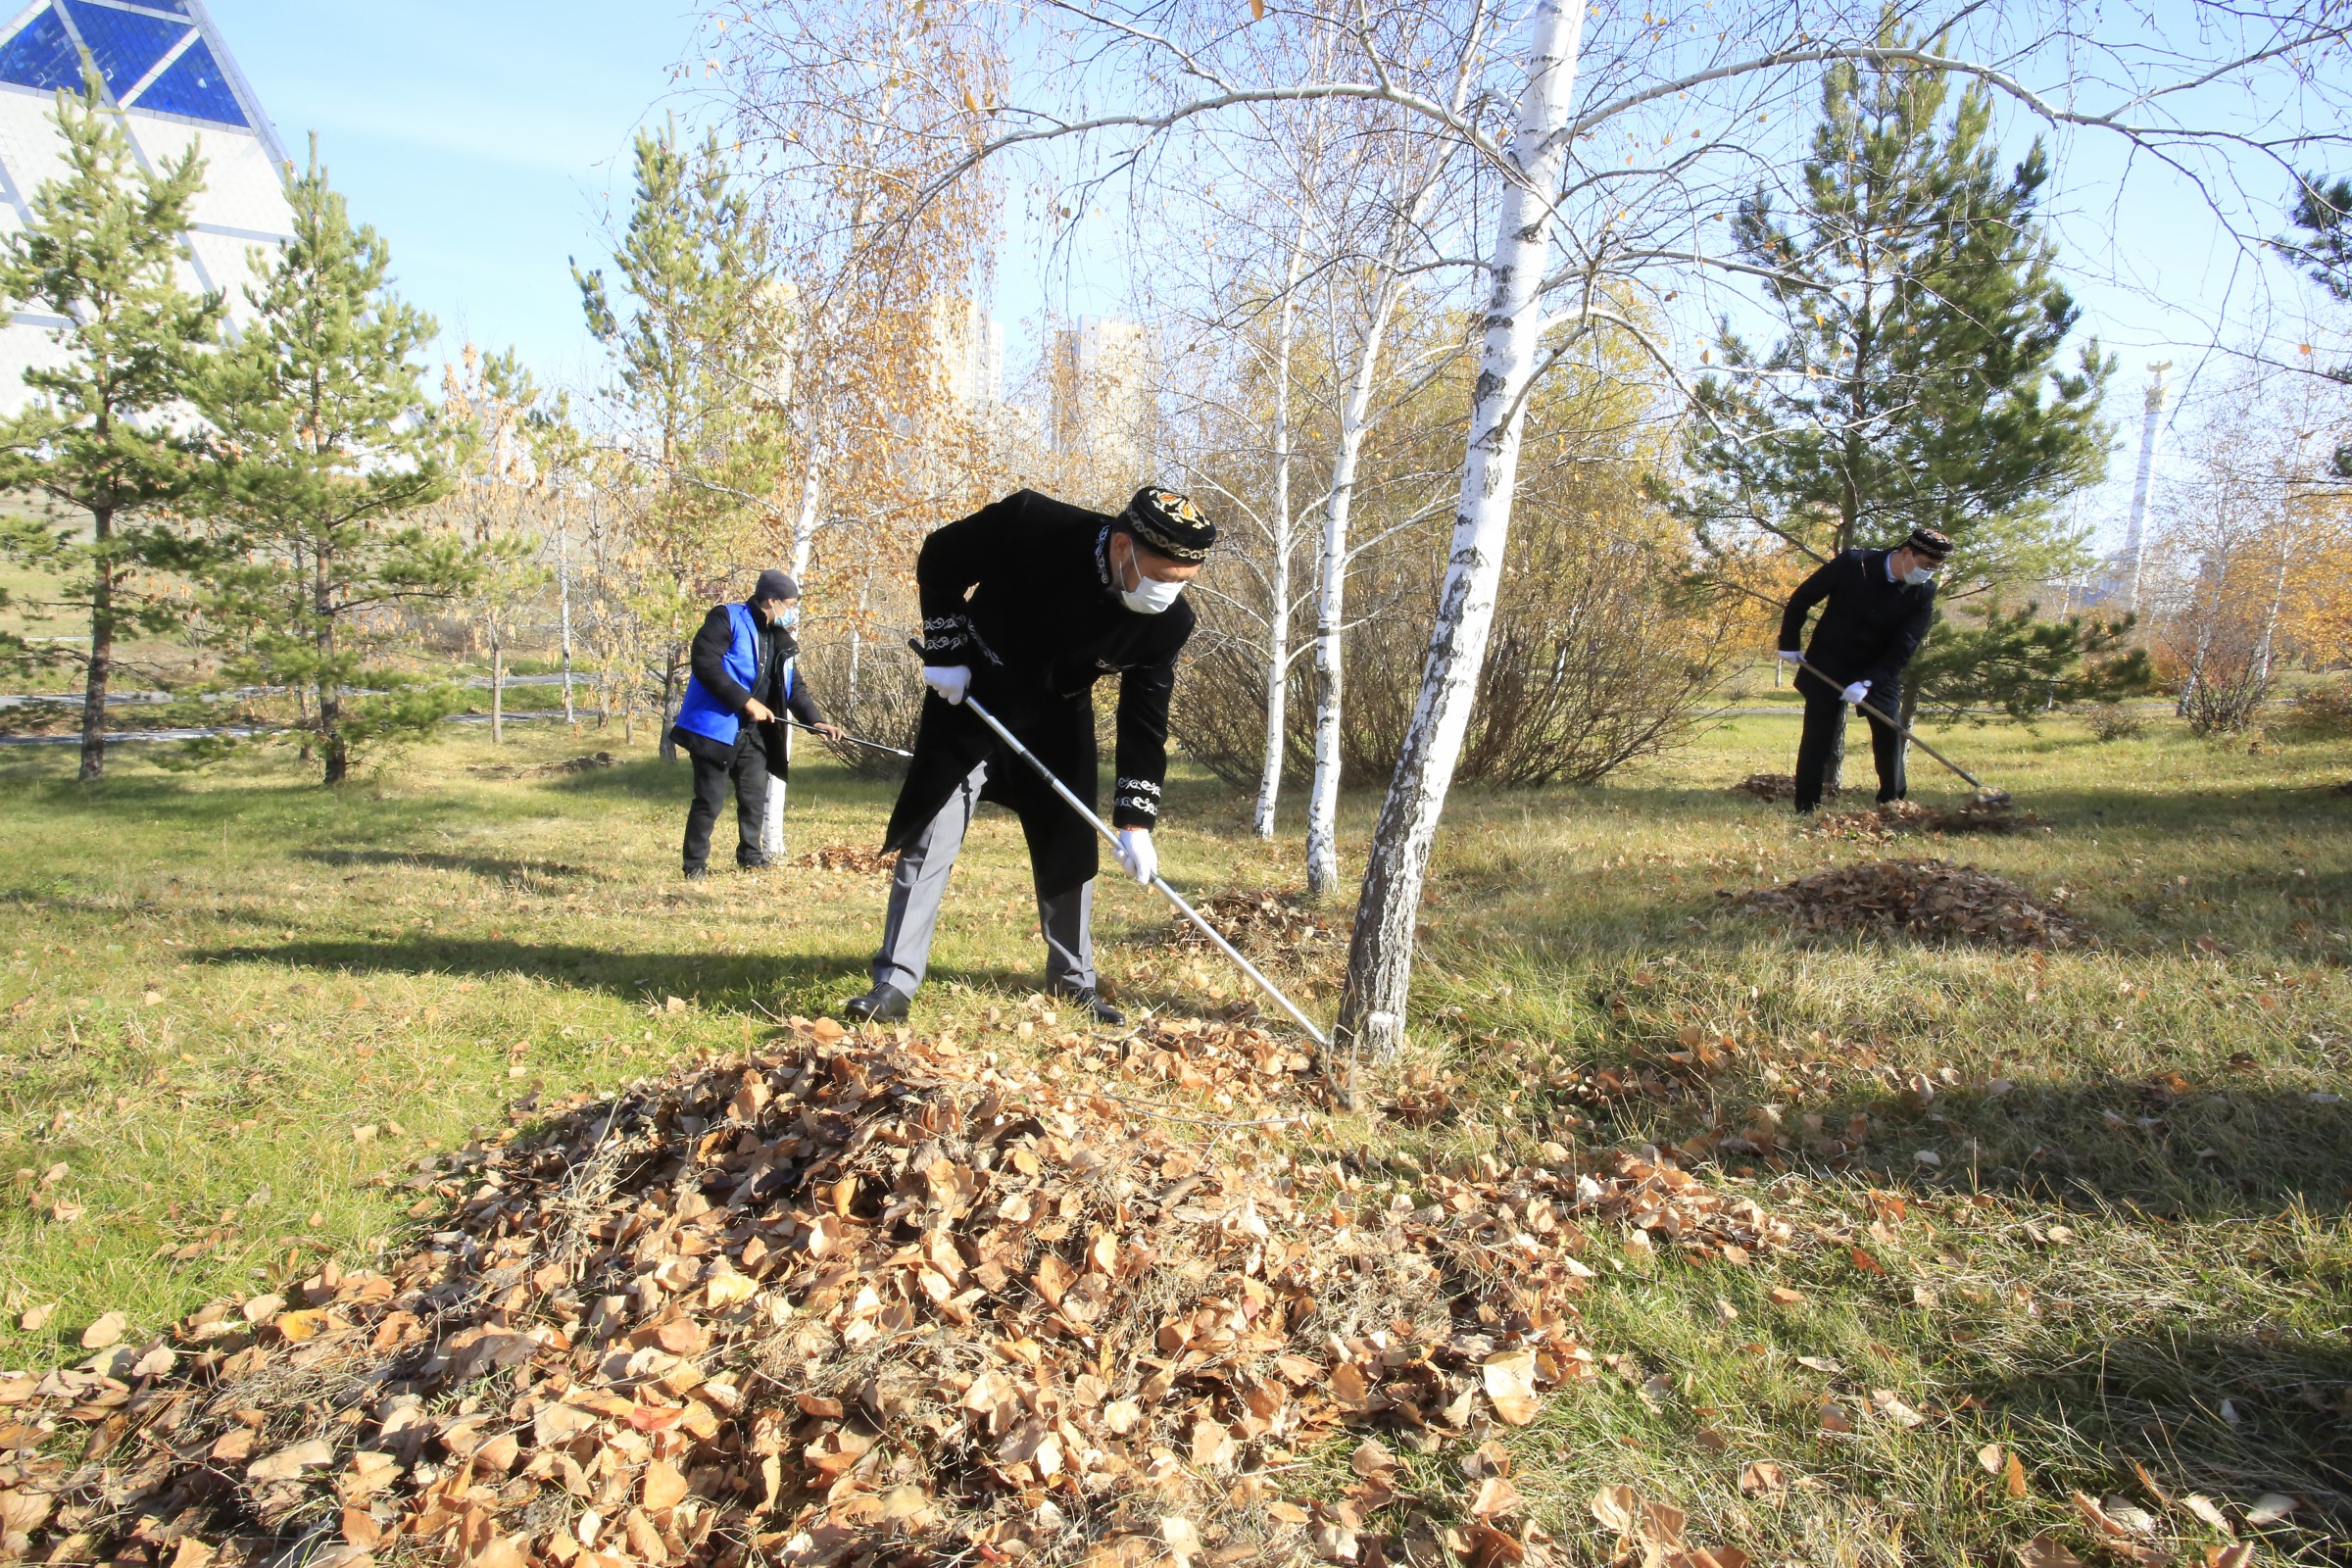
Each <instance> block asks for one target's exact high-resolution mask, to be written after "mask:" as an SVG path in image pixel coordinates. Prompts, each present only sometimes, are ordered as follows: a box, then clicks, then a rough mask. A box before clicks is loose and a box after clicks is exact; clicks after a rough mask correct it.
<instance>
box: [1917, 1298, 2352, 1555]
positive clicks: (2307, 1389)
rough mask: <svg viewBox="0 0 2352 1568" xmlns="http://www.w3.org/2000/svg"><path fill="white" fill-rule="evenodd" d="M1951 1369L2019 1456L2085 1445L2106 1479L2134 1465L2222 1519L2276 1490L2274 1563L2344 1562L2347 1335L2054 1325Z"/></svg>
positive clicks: (2348, 1466) (2351, 1431) (2351, 1344)
mask: <svg viewBox="0 0 2352 1568" xmlns="http://www.w3.org/2000/svg"><path fill="white" fill-rule="evenodd" d="M2085 1327H2090V1325H2085ZM2021 1351H2022V1352H2023V1353H2022V1354H2021V1353H2019V1352H2021ZM1954 1362H1955V1363H1956V1366H1955V1369H1956V1370H1959V1371H1960V1372H1961V1373H1962V1376H1963V1380H1964V1382H1965V1384H1966V1386H1968V1387H1969V1389H1970V1392H1972V1393H1973V1394H1974V1395H1975V1396H1976V1397H1978V1398H1980V1399H1983V1400H1984V1401H1985V1404H1986V1405H1987V1406H1989V1407H1990V1408H1991V1409H1992V1410H1993V1411H1994V1412H1996V1413H1997V1415H1998V1416H1999V1417H2000V1418H2001V1419H2002V1421H2003V1423H2004V1425H2006V1426H2007V1427H2008V1429H2009V1430H2010V1431H2012V1432H2014V1433H2016V1434H2017V1436H2018V1439H2019V1446H2020V1447H2021V1448H2024V1449H2026V1451H2027V1453H2028V1455H2029V1457H2033V1456H2034V1449H2035V1447H2036V1446H2039V1447H2040V1449H2041V1451H2042V1452H2043V1453H2045V1454H2046V1453H2048V1452H2050V1451H2053V1450H2055V1449H2057V1448H2058V1447H2060V1446H2072V1445H2068V1444H2067V1441H2066V1440H2067V1439H2068V1438H2071V1439H2072V1442H2073V1444H2074V1445H2079V1444H2082V1442H2084V1441H2085V1440H2087V1441H2088V1442H2089V1443H2091V1444H2095V1445H2096V1446H2098V1448H2099V1449H2100V1450H2102V1452H2103V1453H2104V1454H2105V1455H2107V1456H2108V1458H2109V1462H2110V1463H2112V1464H2113V1466H2114V1469H2115V1471H2116V1472H2118V1474H2117V1478H2116V1479H2117V1482H2118V1484H2119V1485H2122V1486H2126V1487H2128V1486H2129V1477H2128V1476H2127V1475H2126V1474H2124V1472H2127V1471H2128V1470H2129V1468H2130V1466H2131V1464H2132V1463H2133V1462H2136V1463H2138V1464H2140V1465H2142V1466H2144V1467H2145V1469H2146V1471H2147V1473H2148V1474H2149V1475H2150V1476H2151V1477H2153V1478H2154V1480H2155V1481H2156V1483H2157V1484H2158V1485H2160V1486H2162V1487H2163V1488H2164V1489H2165V1490H2166V1491H2168V1492H2170V1493H2172V1494H2173V1495H2176V1496H2178V1495H2180V1494H2183V1493H2190V1492H2196V1493H2202V1494H2204V1495H2207V1496H2210V1497H2213V1498H2215V1499H2217V1500H2220V1501H2222V1502H2224V1503H2225V1504H2227V1505H2229V1507H2228V1511H2229V1513H2230V1514H2232V1515H2233V1516H2235V1515H2240V1514H2242V1512H2243V1511H2244V1510H2247V1509H2250V1508H2252V1507H2253V1506H2254V1504H2255V1502H2256V1501H2257V1500H2258V1499H2259V1498H2261V1497H2262V1496H2263V1495H2266V1494H2271V1493H2278V1494H2283V1495H2287V1496H2291V1497H2294V1498H2296V1499H2297V1504H2298V1505H2297V1506H2296V1508H2295V1509H2294V1511H2293V1512H2291V1513H2290V1514H2288V1515H2287V1516H2286V1518H2285V1520H2284V1521H2283V1522H2282V1524H2281V1525H2280V1526H2278V1528H2277V1529H2276V1530H2275V1531H2274V1532H2272V1533H2271V1535H2270V1540H2269V1544H2270V1545H2271V1546H2272V1548H2273V1549H2274V1550H2276V1551H2277V1552H2278V1556H2277V1558H2276V1559H2275V1560H2278V1561H2284V1562H2311V1563H2318V1562H2326V1563H2335V1564H2341V1563H2352V1545H2347V1540H2348V1539H2352V1339H2348V1338H2346V1337H2344V1336H2342V1335H2340V1334H2334V1335H2329V1334H2316V1335H2315V1334H2306V1333H2296V1332H2290V1331H2287V1330H2283V1329H2278V1328H2275V1327H2272V1326H2268V1325H2258V1326H2257V1327H2256V1328H2255V1329H2253V1330H2252V1331H2251V1332H2236V1331H2235V1326H2234V1325H2232V1326H2231V1331H2229V1332H2215V1331H2214V1330H2213V1328H2211V1327H2208V1326H2205V1325H2200V1324H2197V1323H2193V1322H2191V1323H2182V1324H2180V1325H2179V1326H2178V1327H2177V1328H2167V1329H2163V1330H2158V1331H2155V1332H2149V1333H2136V1334H2125V1335H2120V1336H2110V1335H2105V1334H2100V1333H2097V1332H2096V1331H2095V1328H2094V1329H2093V1331H2092V1332H2090V1333H2087V1334H2079V1335H2066V1334H2064V1333H2063V1331H2053V1332H2052V1333H2051V1334H2050V1335H2048V1336H2047V1337H2046V1338H2045V1339H2044V1340H2043V1341H2042V1342H2041V1343H2035V1342H2034V1341H2031V1340H2030V1341H2028V1342H2027V1343H2026V1344H2025V1345H2024V1346H2022V1347H2009V1348H2005V1350H2004V1352H2003V1353H2002V1354H2001V1356H2000V1357H1999V1359H1997V1360H1995V1359H1994V1358H1993V1357H1990V1356H1979V1355H1975V1354H1973V1353H1972V1352H1971V1351H1970V1350H1969V1349H1968V1348H1967V1347H1965V1346H1961V1347H1957V1348H1956V1354H1955V1356H1954ZM2036 1428H2039V1429H2041V1430H2043V1431H2044V1432H2047V1433H2048V1434H2049V1435H2050V1440H2049V1441H2048V1442H2047V1443H2045V1444H2043V1445H2036V1444H2035V1443H2034V1430H2035V1429H2036Z"/></svg>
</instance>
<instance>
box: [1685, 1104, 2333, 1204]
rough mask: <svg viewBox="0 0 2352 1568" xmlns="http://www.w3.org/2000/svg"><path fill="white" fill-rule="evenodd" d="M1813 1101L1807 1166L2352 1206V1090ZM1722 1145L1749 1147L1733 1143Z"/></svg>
mask: <svg viewBox="0 0 2352 1568" xmlns="http://www.w3.org/2000/svg"><path fill="white" fill-rule="evenodd" d="M1808 1108H1809V1109H1810V1110H1811V1111H1812V1114H1814V1115H1816V1116H1819V1117H1820V1118H1821V1123H1822V1126H1823V1129H1824V1133H1823V1135H1814V1134H1811V1133H1809V1132H1807V1131H1805V1130H1804V1129H1803V1128H1802V1127H1800V1126H1797V1125H1788V1124H1785V1125H1784V1127H1783V1130H1782V1131H1783V1137H1784V1143H1783V1145H1782V1147H1781V1151H1780V1152H1781V1153H1782V1154H1783V1155H1784V1156H1785V1157H1789V1158H1791V1159H1792V1160H1793V1161H1794V1162H1795V1164H1796V1165H1797V1166H1798V1167H1799V1168H1809V1169H1812V1170H1815V1171H1818V1172H1821V1173H1823V1174H1837V1175H1841V1176H1843V1177H1845V1178H1847V1179H1849V1180H1851V1179H1856V1178H1859V1179H1860V1180H1863V1181H1866V1182H1868V1183H1869V1184H1870V1185H1871V1186H1873V1187H1880V1188H1887V1189H1892V1190H1896V1191H1902V1192H1909V1193H1912V1194H1917V1195H1934V1196H1936V1197H1951V1196H1953V1195H1956V1194H1966V1193H1991V1194H1997V1195H2003V1196H2008V1197H2012V1198H2016V1199H2019V1200H2023V1201H2030V1202H2035V1203H2049V1204H2055V1205H2058V1206H2061V1207H2065V1208H2073V1209H2080V1210H2082V1211H2085V1212H2100V1211H2107V1210H2115V1209H2121V1210H2126V1211H2130V1212H2134V1213H2137V1214H2141V1215H2145V1216H2148V1217H2150V1218H2152V1219H2159V1220H2181V1221H2191V1222H2211V1221H2215V1220H2222V1219H2231V1218H2244V1217H2266V1216H2272V1215H2277V1214H2278V1213H2280V1212H2281V1211H2283V1210H2286V1209H2288V1208H2292V1207H2301V1208H2304V1209H2307V1210H2309V1211H2311V1212H2313V1213H2315V1214H2330V1213H2343V1212H2345V1211H2347V1210H2352V1103H2346V1102H2343V1101H2340V1100H2336V1099H2334V1098H2333V1097H2331V1096H2329V1095H2327V1094H2326V1093H2317V1092H2315V1093H2305V1092H2298V1091H2290V1090H2280V1089H2276V1088H2269V1087H2265V1088H2260V1089H2238V1088H2233V1087H2231V1086H2229V1084H2228V1083H2226V1082H2222V1083H2212V1084H2205V1085H2193V1086H2190V1087H2188V1088H2186V1089H2182V1090H2178V1091H2176V1090H2173V1089H2169V1088H2166V1087H2163V1086H2161V1085H2158V1084H2154V1083H2151V1082H2149V1081H2147V1080H2140V1079H2130V1078H2121V1077H2118V1078H2105V1079H2083V1080H2076V1081H2071V1082H2061V1083H2049V1084H2020V1085H2018V1086H2017V1087H2016V1088H2014V1089H2011V1090H2009V1091H2007V1092H2006V1093H2003V1094H2000V1095H1991V1094H1986V1093H1984V1092H1982V1091H1952V1092H1948V1093H1944V1094H1939V1095H1937V1096H1936V1098H1935V1099H1934V1100H1933V1101H1931V1102H1927V1103H1921V1102H1920V1101H1918V1100H1916V1099H1912V1098H1892V1097H1879V1098H1863V1097H1857V1098H1848V1099H1842V1100H1834V1101H1829V1102H1825V1103H1814V1104H1812V1105H1810V1106H1809V1107H1808ZM1855 1118H1861V1120H1860V1121H1856V1120H1855ZM1793 1120H1794V1118H1791V1122H1793ZM1864 1124H1867V1127H1868V1129H1869V1130H1868V1135H1867V1137H1866V1138H1865V1139H1864V1140H1863V1141H1862V1142H1861V1144H1860V1147H1858V1148H1854V1149H1851V1150H1849V1151H1848V1152H1842V1153H1837V1154H1834V1155H1828V1154H1824V1153H1822V1152H1819V1150H1818V1149H1817V1148H1816V1147H1814V1145H1815V1140H1816V1138H1817V1136H1827V1137H1829V1138H1832V1139H1838V1138H1840V1137H1841V1135H1843V1134H1844V1133H1846V1132H1847V1131H1848V1130H1850V1129H1851V1128H1854V1127H1859V1126H1862V1125H1864ZM1923 1154H1932V1155H1933V1156H1935V1157H1934V1159H1933V1160H1932V1161H1931V1160H1928V1159H1925V1158H1923V1157H1922V1155H1923ZM1717 1157H1719V1158H1720V1159H1722V1160H1723V1161H1724V1162H1725V1163H1727V1164H1740V1163H1746V1162H1747V1161H1748V1159H1749V1156H1748V1155H1747V1154H1745V1153H1743V1152H1740V1150H1739V1149H1738V1147H1737V1146H1734V1147H1733V1148H1731V1149H1729V1150H1727V1151H1725V1152H1722V1153H1721V1154H1719V1155H1718V1156H1717ZM1765 1157H1766V1158H1767V1160H1769V1159H1770V1155H1769V1154H1767V1155H1766V1156H1765Z"/></svg>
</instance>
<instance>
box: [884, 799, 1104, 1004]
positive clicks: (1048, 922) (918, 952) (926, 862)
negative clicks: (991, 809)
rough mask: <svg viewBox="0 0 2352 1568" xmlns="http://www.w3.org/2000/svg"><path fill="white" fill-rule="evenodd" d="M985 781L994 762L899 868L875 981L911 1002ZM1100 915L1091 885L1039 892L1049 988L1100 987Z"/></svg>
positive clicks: (904, 853) (902, 856)
mask: <svg viewBox="0 0 2352 1568" xmlns="http://www.w3.org/2000/svg"><path fill="white" fill-rule="evenodd" d="M987 782H988V764H987V763H986V762H982V763H981V764H980V765H979V766H978V767H975V768H973V769H972V770H971V772H970V773H969V774H968V775H966V776H965V778H964V781H963V782H962V783H960V784H958V785H956V793H955V794H953V795H951V796H949V797H948V804H947V805H945V806H943V807H941V808H940V809H939V814H938V815H937V816H935V817H933V818H932V819H931V820H930V822H929V823H928V824H927V825H926V826H925V827H924V828H923V830H922V831H921V832H920V833H917V834H916V835H915V836H914V841H913V842H912V843H910V844H908V845H907V847H906V848H905V849H903V850H901V851H899V864H898V869H897V870H896V871H895V872H893V873H892V875H891V879H890V913H889V915H888V916H887V917H886V918H885V919H884V920H883V923H882V947H881V951H879V952H878V953H876V954H875V955H874V961H873V964H872V974H873V977H874V984H876V985H878V986H895V987H897V988H898V989H899V990H900V991H902V992H904V993H906V994H907V996H910V997H911V996H913V995H914V991H915V988H916V987H917V986H919V985H921V984H922V983H923V974H924V972H925V971H926V970H927V969H928V968H929V967H930V963H931V936H932V933H933V932H934V931H936V930H937V929H938V927H939V905H940V901H941V900H942V899H944V898H945V897H946V896H947V892H948V873H949V872H951V871H953V870H955V869H956V852H957V851H959V850H961V849H962V848H963V835H964V831H965V830H966V829H967V828H969V827H970V826H971V822H972V813H973V812H974V811H977V810H978V809H980V790H981V787H982V786H983V785H985V784H986V783H987ZM1094 913H1095V884H1094V883H1093V882H1091V881H1089V882H1086V883H1083V884H1081V885H1080V886H1078V887H1077V888H1075V889H1073V890H1072V891H1070V892H1068V893H1062V894H1057V895H1054V897H1051V898H1049V897H1047V896H1046V895H1044V894H1042V893H1041V894H1039V895H1038V900H1037V926H1038V931H1039V933H1040V934H1041V935H1043V936H1044V937H1045V939H1046V984H1047V986H1048V987H1049V988H1051V989H1053V990H1056V991H1091V990H1093V989H1094V984H1095V934H1094Z"/></svg>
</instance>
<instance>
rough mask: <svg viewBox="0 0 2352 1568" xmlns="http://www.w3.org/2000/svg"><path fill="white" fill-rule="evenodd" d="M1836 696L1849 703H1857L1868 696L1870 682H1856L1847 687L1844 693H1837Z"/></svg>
mask: <svg viewBox="0 0 2352 1568" xmlns="http://www.w3.org/2000/svg"><path fill="white" fill-rule="evenodd" d="M1838 695H1839V696H1841V697H1843V698H1844V699H1845V700H1846V701H1847V702H1849V703H1858V702H1860V701H1861V700H1862V699H1863V698H1865V697H1868V696H1869V695H1870V682H1868V681H1866V680H1858V681H1856V682H1854V683H1853V684H1852V685H1851V686H1848V687H1847V688H1846V689H1845V690H1844V691H1842V692H1840V693H1838Z"/></svg>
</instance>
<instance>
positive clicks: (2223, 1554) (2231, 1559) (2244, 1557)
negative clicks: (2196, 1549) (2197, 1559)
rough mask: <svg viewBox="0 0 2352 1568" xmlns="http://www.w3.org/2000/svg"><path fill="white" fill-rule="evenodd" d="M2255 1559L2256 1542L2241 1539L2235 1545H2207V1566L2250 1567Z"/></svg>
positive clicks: (2217, 1567)
mask: <svg viewBox="0 0 2352 1568" xmlns="http://www.w3.org/2000/svg"><path fill="white" fill-rule="evenodd" d="M2253 1561H2254V1544H2253V1543H2252V1542H2250V1541H2241V1542H2239V1543H2237V1544H2235V1545H2233V1546H2207V1547H2206V1548H2205V1568H2248V1564H2250V1563H2252V1562H2253Z"/></svg>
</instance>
